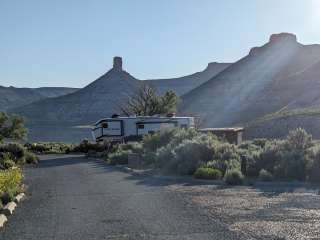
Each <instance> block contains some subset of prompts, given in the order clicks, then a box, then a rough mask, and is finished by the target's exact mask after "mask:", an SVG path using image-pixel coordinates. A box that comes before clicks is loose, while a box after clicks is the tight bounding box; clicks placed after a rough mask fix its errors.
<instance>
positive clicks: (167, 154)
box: [155, 144, 175, 172]
mask: <svg viewBox="0 0 320 240" xmlns="http://www.w3.org/2000/svg"><path fill="white" fill-rule="evenodd" d="M173 149H174V146H172V145H171V144H168V145H167V146H165V147H161V148H159V149H158V150H157V153H156V161H155V165H156V167H158V168H162V169H163V170H164V171H165V172H170V169H172V168H173V166H174V165H175V164H174V162H175V161H174V160H175V153H174V151H173Z"/></svg>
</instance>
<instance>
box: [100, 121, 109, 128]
mask: <svg viewBox="0 0 320 240" xmlns="http://www.w3.org/2000/svg"><path fill="white" fill-rule="evenodd" d="M101 127H102V128H108V127H109V125H108V123H106V122H104V123H101Z"/></svg>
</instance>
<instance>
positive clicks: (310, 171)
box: [306, 144, 320, 182]
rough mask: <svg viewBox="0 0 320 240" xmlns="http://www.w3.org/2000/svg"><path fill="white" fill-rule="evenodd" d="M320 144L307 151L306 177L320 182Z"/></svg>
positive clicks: (311, 180)
mask: <svg viewBox="0 0 320 240" xmlns="http://www.w3.org/2000/svg"><path fill="white" fill-rule="evenodd" d="M319 173H320V145H319V144H317V145H315V146H313V147H312V148H309V149H308V150H307V153H306V179H307V180H308V181H310V182H320V174H319Z"/></svg>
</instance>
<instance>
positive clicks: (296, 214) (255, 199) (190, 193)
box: [168, 184, 320, 240]
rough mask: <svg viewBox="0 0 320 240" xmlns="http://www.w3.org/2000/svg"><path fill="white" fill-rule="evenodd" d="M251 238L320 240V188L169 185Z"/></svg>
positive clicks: (191, 201)
mask: <svg viewBox="0 0 320 240" xmlns="http://www.w3.org/2000/svg"><path fill="white" fill-rule="evenodd" d="M168 188H169V189H170V190H173V191H177V192H180V193H182V194H185V197H186V199H188V201H190V203H191V204H196V205H198V206H199V207H200V208H203V209H204V210H205V211H206V212H207V213H208V214H209V215H210V217H212V218H215V219H219V220H220V221H222V222H224V223H225V224H227V225H228V226H229V229H230V230H232V231H235V232H238V233H239V232H241V233H242V234H245V236H247V238H248V239H299V240H301V239H320V195H319V190H320V188H319V187H318V188H316V187H297V186H290V187H278V186H276V184H274V185H272V186H270V185H269V186H264V185H263V186H260V187H226V186H218V185H199V186H182V185H178V184H177V185H171V186H168Z"/></svg>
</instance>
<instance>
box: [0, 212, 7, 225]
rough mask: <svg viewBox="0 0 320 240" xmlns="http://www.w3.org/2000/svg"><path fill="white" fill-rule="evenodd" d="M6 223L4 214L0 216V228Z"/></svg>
mask: <svg viewBox="0 0 320 240" xmlns="http://www.w3.org/2000/svg"><path fill="white" fill-rule="evenodd" d="M7 221H8V218H7V217H6V215H4V214H0V228H2V227H3V226H4V224H5V223H6V222H7Z"/></svg>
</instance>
